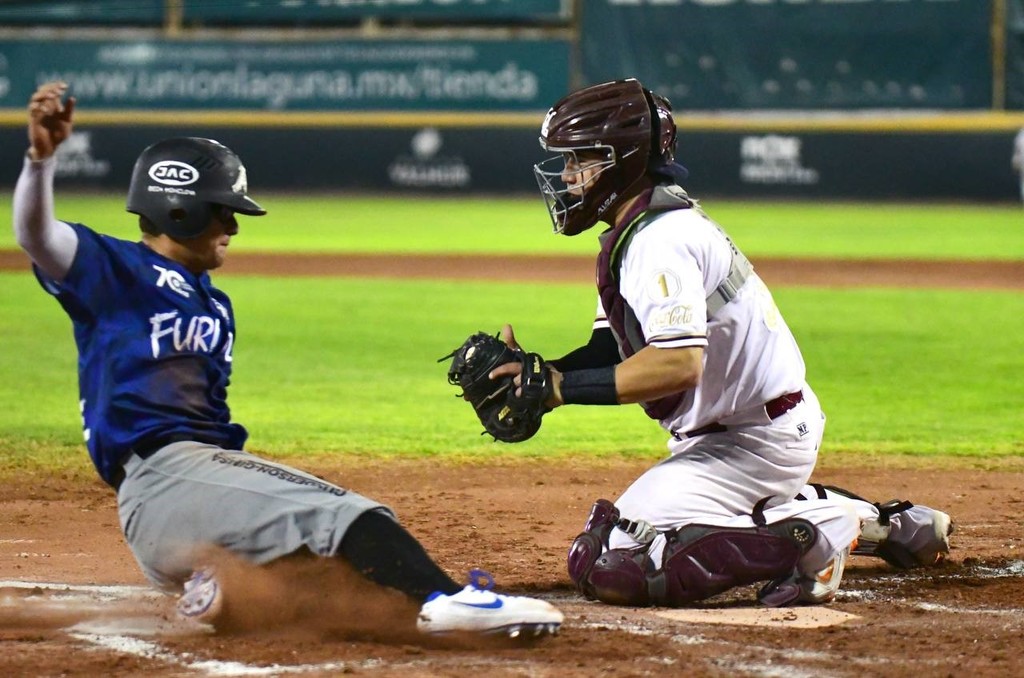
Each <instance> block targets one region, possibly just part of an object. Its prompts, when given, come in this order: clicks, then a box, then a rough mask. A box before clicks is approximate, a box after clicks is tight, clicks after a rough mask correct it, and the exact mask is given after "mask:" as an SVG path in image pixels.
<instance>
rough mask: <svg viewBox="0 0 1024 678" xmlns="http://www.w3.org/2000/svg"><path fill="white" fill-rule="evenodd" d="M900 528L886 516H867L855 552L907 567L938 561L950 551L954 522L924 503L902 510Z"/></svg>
mask: <svg viewBox="0 0 1024 678" xmlns="http://www.w3.org/2000/svg"><path fill="white" fill-rule="evenodd" d="M899 519H900V524H899V530H898V531H896V530H895V527H894V526H893V525H891V524H890V523H889V522H888V520H885V521H882V520H868V521H865V523H864V525H863V526H862V527H861V539H860V545H859V546H858V547H857V548H856V549H855V550H854V551H853V554H854V555H863V556H876V557H878V558H882V559H884V560H885V561H886V562H887V563H889V564H890V565H892V566H893V567H896V568H899V569H901V570H909V569H912V568H915V567H929V566H932V565H938V564H939V563H941V562H942V561H943V560H945V558H946V556H947V555H948V554H949V535H951V534H953V531H954V527H955V526H954V524H953V521H952V520H951V519H950V517H949V515H948V514H946V513H943V512H942V511H939V510H937V509H933V508H928V507H927V506H911V507H910V508H908V509H905V510H904V511H902V512H901V514H900V516H899Z"/></svg>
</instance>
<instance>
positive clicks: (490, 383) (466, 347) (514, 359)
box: [438, 332, 552, 443]
mask: <svg viewBox="0 0 1024 678" xmlns="http://www.w3.org/2000/svg"><path fill="white" fill-rule="evenodd" d="M448 359H451V361H452V362H451V365H450V366H449V368H448V383H449V384H452V385H453V386H460V387H461V388H462V393H461V394H460V395H461V397H462V398H463V399H465V400H467V401H469V403H470V404H471V405H472V406H473V410H474V411H475V412H476V415H477V417H478V418H479V419H480V423H482V424H483V425H484V433H490V434H491V435H492V436H494V438H495V440H500V441H502V442H506V443H518V442H522V441H524V440H528V439H529V438H532V437H533V436H534V435H535V434H536V433H537V431H538V430H540V424H541V417H543V416H544V414H545V413H547V412H548V411H549V410H548V408H547V407H546V406H545V405H544V403H545V401H546V400H547V399H548V398H550V397H551V392H552V385H551V370H550V369H549V368H548V367H547V365H546V364H545V363H544V359H543V358H541V357H540V356H539V355H537V354H536V353H526V352H524V351H522V350H518V349H513V348H512V347H510V346H509V345H508V344H506V343H505V342H503V341H502V340H501V339H499V338H498V337H496V336H493V337H492V336H491V335H489V334H487V333H485V332H477V333H476V334H474V335H472V336H470V337H469V338H468V339H466V341H464V342H463V343H462V345H461V346H459V347H458V348H457V349H455V350H454V351H452V352H451V353H449V354H448V355H446V356H444V357H443V358H440V359H439V360H438V362H442V361H445V360H448ZM508 363H516V364H518V365H519V374H520V386H519V387H518V388H516V387H515V381H514V377H512V376H505V377H500V378H498V379H491V378H490V374H491V372H492V371H494V370H495V369H496V368H498V367H500V366H501V365H506V364H508ZM517 391H518V395H517Z"/></svg>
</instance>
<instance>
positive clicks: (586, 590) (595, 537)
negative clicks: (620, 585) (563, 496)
mask: <svg viewBox="0 0 1024 678" xmlns="http://www.w3.org/2000/svg"><path fill="white" fill-rule="evenodd" d="M618 520H619V510H618V509H617V508H615V505H614V504H612V503H611V502H610V501H608V500H607V499H598V500H597V501H596V502H594V506H593V508H591V509H590V517H589V518H587V523H586V525H584V526H583V532H581V533H580V534H579V535H577V537H576V539H575V540H573V542H572V546H570V547H569V558H568V566H569V578H570V579H572V581H573V583H574V584H576V588H577V589H579V591H580V593H582V594H583V595H584V596H586V597H587V598H590V599H594V598H597V595H596V592H595V591H594V588H593V586H592V585H591V584H590V581H589V575H590V571H591V569H592V568H593V567H594V564H595V563H596V562H597V559H598V558H600V557H601V553H602V552H603V551H604V550H605V549H606V548H607V547H608V535H610V534H611V532H612V528H613V527H615V524H616V523H617V522H618Z"/></svg>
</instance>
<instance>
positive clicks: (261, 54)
mask: <svg viewBox="0 0 1024 678" xmlns="http://www.w3.org/2000/svg"><path fill="white" fill-rule="evenodd" d="M49 80H63V81H65V82H67V83H69V84H70V86H71V92H72V94H74V95H75V96H77V97H79V98H80V99H81V100H82V101H83V102H86V101H87V102H88V103H89V106H90V108H93V109H104V108H108V109H118V110H124V109H128V110H132V109H138V110H145V109H184V110H190V109H191V110H207V109H225V110H269V111H366V110H389V111H404V110H408V111H422V110H433V111H437V110H441V111H499V110H500V111H534V110H541V111H543V110H546V109H547V107H548V106H549V105H550V103H551V102H552V101H555V100H556V99H558V98H559V97H561V96H562V95H563V94H564V93H565V91H566V89H567V87H568V82H569V44H568V42H567V41H564V40H518V41H513V40H494V41H487V40H472V41H469V40H451V41H445V42H432V41H416V40H399V41H349V42H345V41H322V42H305V43H294V42H231V43H225V42H222V41H217V42H199V41H182V42H178V41H173V42H172V41H148V42H147V41H141V42H135V41H133V42H115V41H92V40H90V41H71V40H55V41H47V42H38V41H34V40H31V41H30V40H24V41H23V40H0V108H22V107H23V106H24V105H25V102H26V101H28V97H29V96H30V95H31V93H32V92H33V91H34V90H35V88H36V87H37V86H38V85H39V84H40V83H43V82H47V81H49Z"/></svg>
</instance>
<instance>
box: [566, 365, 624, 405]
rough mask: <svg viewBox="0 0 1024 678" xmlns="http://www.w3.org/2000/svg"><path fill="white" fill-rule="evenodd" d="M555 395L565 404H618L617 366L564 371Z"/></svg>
mask: <svg viewBox="0 0 1024 678" xmlns="http://www.w3.org/2000/svg"><path fill="white" fill-rule="evenodd" d="M555 395H556V397H557V398H558V399H559V400H561V402H562V403H563V404H565V405H618V404H619V395H618V391H616V389H615V366H614V365H609V366H608V367H595V368H592V369H589V370H573V371H571V372H564V373H563V374H562V379H561V381H560V382H556V384H555Z"/></svg>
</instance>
